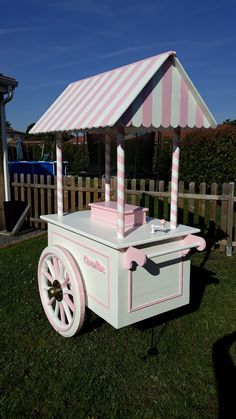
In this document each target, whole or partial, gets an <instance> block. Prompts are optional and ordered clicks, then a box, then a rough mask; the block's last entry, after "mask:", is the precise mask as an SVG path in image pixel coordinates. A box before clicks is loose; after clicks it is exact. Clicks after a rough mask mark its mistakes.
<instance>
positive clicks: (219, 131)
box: [180, 125, 236, 184]
mask: <svg viewBox="0 0 236 419" xmlns="http://www.w3.org/2000/svg"><path fill="white" fill-rule="evenodd" d="M180 180H183V181H185V182H196V183H197V184H199V183H200V182H206V183H207V184H210V183H212V182H217V183H218V184H222V183H223V182H232V181H235V180H236V127H235V126H233V125H223V126H219V127H218V128H216V129H209V130H207V129H201V130H194V131H192V132H190V133H189V134H187V135H186V136H185V137H184V139H183V140H182V142H181V152H180Z"/></svg>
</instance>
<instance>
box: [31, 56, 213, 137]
mask: <svg viewBox="0 0 236 419" xmlns="http://www.w3.org/2000/svg"><path fill="white" fill-rule="evenodd" d="M117 125H123V126H125V127H126V131H129V130H134V129H135V130H156V129H160V128H169V127H173V128H175V127H178V126H180V127H182V128H185V127H188V128H192V127H198V128H201V127H205V128H209V127H215V126H216V121H215V119H214V118H213V116H212V115H211V113H210V111H209V110H208V108H207V106H206V104H205V103H204V101H203V100H202V98H201V96H200V95H199V93H198V91H197V90H196V88H195V87H194V85H193V84H192V82H191V80H190V79H189V77H188V76H187V74H186V72H185V71H184V69H183V67H182V65H181V64H180V62H179V60H178V59H177V58H176V56H175V52H173V51H169V52H166V53H164V54H159V55H156V56H154V57H151V58H147V59H145V60H142V61H138V62H136V63H132V64H129V65H126V66H124V67H119V68H116V69H114V70H111V71H107V72H105V73H102V74H99V75H96V76H93V77H89V78H87V79H84V80H80V81H78V82H75V83H71V84H69V86H68V87H67V88H66V89H65V90H64V92H63V93H62V94H61V95H60V96H59V97H58V98H57V100H56V101H55V102H54V103H53V104H52V105H51V106H50V108H49V109H48V110H47V112H46V113H45V114H44V115H43V116H42V117H41V118H40V119H39V121H38V122H37V123H36V124H35V125H34V127H33V128H32V129H31V131H30V133H32V134H35V133H40V132H56V131H73V130H82V131H96V130H97V131H99V130H100V129H102V128H105V127H114V126H117Z"/></svg>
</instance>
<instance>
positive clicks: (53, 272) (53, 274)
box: [46, 258, 56, 281]
mask: <svg viewBox="0 0 236 419" xmlns="http://www.w3.org/2000/svg"><path fill="white" fill-rule="evenodd" d="M46 263H47V265H48V269H49V271H50V272H51V275H52V277H53V280H54V281H55V279H56V277H55V271H54V268H53V264H52V262H51V259H49V258H48V259H46Z"/></svg>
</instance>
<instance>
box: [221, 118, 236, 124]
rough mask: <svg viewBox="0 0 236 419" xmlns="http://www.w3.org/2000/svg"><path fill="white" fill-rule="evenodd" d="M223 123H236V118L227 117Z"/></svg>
mask: <svg viewBox="0 0 236 419" xmlns="http://www.w3.org/2000/svg"><path fill="white" fill-rule="evenodd" d="M223 124H226V125H236V119H226V120H225V121H224V122H223Z"/></svg>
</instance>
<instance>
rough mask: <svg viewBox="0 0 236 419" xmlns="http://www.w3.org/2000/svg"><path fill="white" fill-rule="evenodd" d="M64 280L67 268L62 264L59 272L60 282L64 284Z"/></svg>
mask: <svg viewBox="0 0 236 419" xmlns="http://www.w3.org/2000/svg"><path fill="white" fill-rule="evenodd" d="M64 280H65V268H64V266H63V265H62V264H61V267H60V272H59V282H60V284H62V283H63V282H64Z"/></svg>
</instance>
